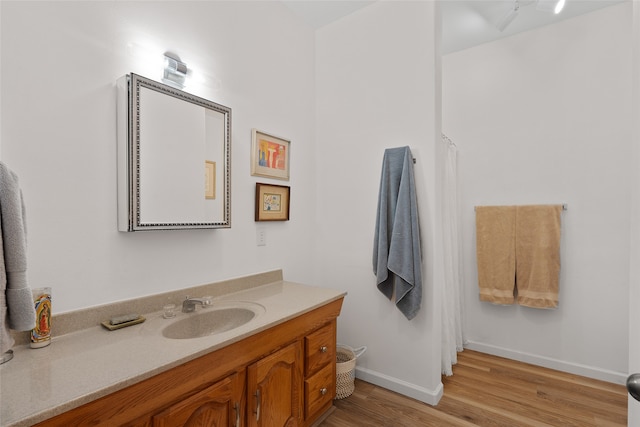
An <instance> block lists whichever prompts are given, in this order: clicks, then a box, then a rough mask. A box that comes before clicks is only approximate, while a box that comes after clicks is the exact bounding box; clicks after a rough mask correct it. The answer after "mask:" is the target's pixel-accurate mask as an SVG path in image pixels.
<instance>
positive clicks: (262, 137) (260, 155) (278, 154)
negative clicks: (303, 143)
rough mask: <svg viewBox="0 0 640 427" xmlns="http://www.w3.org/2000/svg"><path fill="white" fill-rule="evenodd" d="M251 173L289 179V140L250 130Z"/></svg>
mask: <svg viewBox="0 0 640 427" xmlns="http://www.w3.org/2000/svg"><path fill="white" fill-rule="evenodd" d="M251 134H252V135H251V175H254V176H264V177H267V178H276V179H283V180H285V181H289V151H290V150H291V141H288V140H286V139H283V138H280V137H277V136H274V135H270V134H268V133H265V132H261V131H259V130H257V129H252V130H251Z"/></svg>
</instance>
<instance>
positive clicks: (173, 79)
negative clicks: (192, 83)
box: [162, 52, 189, 89]
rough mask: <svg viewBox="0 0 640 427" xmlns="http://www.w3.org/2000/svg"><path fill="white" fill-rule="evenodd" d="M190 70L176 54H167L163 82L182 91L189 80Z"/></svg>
mask: <svg viewBox="0 0 640 427" xmlns="http://www.w3.org/2000/svg"><path fill="white" fill-rule="evenodd" d="M188 72H189V69H188V68H187V64H185V63H184V62H182V61H181V60H180V57H179V56H178V55H176V54H175V53H171V52H165V54H164V77H163V78H162V81H163V82H164V83H166V84H168V85H169V86H173V87H175V88H177V89H182V88H184V86H185V82H186V80H187V73H188Z"/></svg>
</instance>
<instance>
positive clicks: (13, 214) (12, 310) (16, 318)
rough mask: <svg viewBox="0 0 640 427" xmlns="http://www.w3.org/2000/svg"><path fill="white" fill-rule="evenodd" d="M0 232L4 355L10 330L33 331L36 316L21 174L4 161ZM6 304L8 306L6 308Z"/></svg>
mask: <svg viewBox="0 0 640 427" xmlns="http://www.w3.org/2000/svg"><path fill="white" fill-rule="evenodd" d="M0 229H1V239H0V243H1V244H0V255H2V257H1V258H0V292H2V293H3V294H4V295H3V296H4V298H0V308H1V309H2V310H0V315H1V316H2V317H0V323H1V324H0V352H5V351H7V350H9V349H10V348H11V346H12V345H13V339H11V337H10V335H9V332H8V329H9V328H11V329H15V330H18V331H28V330H30V329H32V328H33V327H34V326H35V319H36V313H35V308H34V305H33V296H32V294H31V289H30V288H29V285H28V284H27V230H26V226H25V210H24V202H23V199H22V192H21V191H20V186H19V184H18V177H17V175H16V174H15V173H13V172H12V171H11V170H9V168H7V166H6V165H4V164H3V163H1V162H0ZM2 303H6V309H5V307H4V304H2ZM2 312H4V313H2ZM7 337H8V338H7Z"/></svg>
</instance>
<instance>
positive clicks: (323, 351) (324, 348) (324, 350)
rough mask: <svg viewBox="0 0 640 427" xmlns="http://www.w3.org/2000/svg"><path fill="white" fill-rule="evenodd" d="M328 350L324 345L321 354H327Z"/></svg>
mask: <svg viewBox="0 0 640 427" xmlns="http://www.w3.org/2000/svg"><path fill="white" fill-rule="evenodd" d="M327 350H328V348H327V346H326V345H323V346H322V347H320V353H326V352H327Z"/></svg>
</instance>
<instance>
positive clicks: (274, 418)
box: [247, 341, 302, 427]
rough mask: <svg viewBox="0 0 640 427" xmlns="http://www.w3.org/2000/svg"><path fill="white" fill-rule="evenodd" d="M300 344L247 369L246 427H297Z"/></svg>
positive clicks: (300, 404)
mask: <svg viewBox="0 0 640 427" xmlns="http://www.w3.org/2000/svg"><path fill="white" fill-rule="evenodd" d="M301 362H302V343H301V342H300V341H297V342H295V343H293V344H290V345H288V346H286V347H284V348H282V349H280V350H278V351H277V352H275V353H273V354H270V355H269V356H267V357H265V358H263V359H260V360H259V361H257V362H256V363H254V364H252V365H250V366H249V367H248V368H247V399H248V403H247V407H248V409H247V411H248V413H247V424H248V426H249V427H296V426H298V425H301V423H302V419H301V412H302V392H301V390H302V369H301V365H302V363H301Z"/></svg>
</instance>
